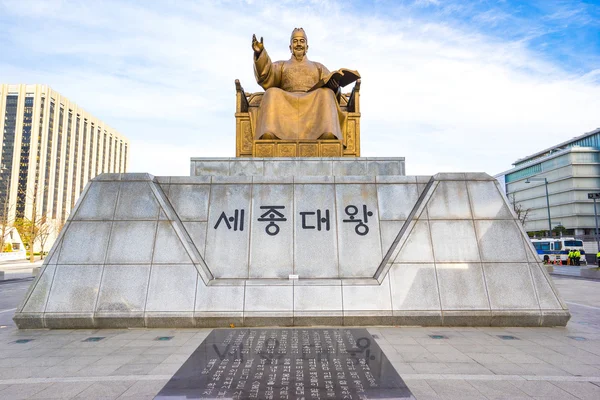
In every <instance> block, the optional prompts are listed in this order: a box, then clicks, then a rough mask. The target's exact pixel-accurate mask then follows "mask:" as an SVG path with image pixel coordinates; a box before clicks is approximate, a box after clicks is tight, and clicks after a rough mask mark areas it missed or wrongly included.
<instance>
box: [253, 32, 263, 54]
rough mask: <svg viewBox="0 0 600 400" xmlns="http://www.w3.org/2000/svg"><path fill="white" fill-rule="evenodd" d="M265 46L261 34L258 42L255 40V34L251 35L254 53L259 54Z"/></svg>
mask: <svg viewBox="0 0 600 400" xmlns="http://www.w3.org/2000/svg"><path fill="white" fill-rule="evenodd" d="M264 48H265V46H264V45H263V38H262V36H261V38H260V42H259V41H258V40H256V35H252V50H254V54H256V55H259V54H260V53H262V51H263V49H264Z"/></svg>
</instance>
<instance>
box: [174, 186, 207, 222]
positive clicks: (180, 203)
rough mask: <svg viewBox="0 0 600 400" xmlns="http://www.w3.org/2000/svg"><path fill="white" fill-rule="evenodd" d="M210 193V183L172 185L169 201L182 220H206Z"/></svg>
mask: <svg viewBox="0 0 600 400" xmlns="http://www.w3.org/2000/svg"><path fill="white" fill-rule="evenodd" d="M209 193H210V186H209V185H170V189H169V201H170V202H171V204H172V205H173V208H174V209H175V212H176V213H177V215H178V216H179V219H181V220H182V221H206V220H207V219H208V196H209Z"/></svg>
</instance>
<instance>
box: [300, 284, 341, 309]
mask: <svg viewBox="0 0 600 400" xmlns="http://www.w3.org/2000/svg"><path fill="white" fill-rule="evenodd" d="M341 310H342V286H341V285H337V286H295V287H294V312H296V311H340V312H341Z"/></svg>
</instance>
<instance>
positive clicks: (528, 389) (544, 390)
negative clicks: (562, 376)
mask: <svg viewBox="0 0 600 400" xmlns="http://www.w3.org/2000/svg"><path fill="white" fill-rule="evenodd" d="M511 383H512V384H513V385H514V386H516V387H517V388H519V389H520V390H521V391H523V392H525V393H526V394H527V395H529V396H532V397H534V396H537V397H540V398H551V397H554V398H565V399H573V396H572V395H570V394H569V393H567V392H565V391H564V390H561V389H560V388H559V387H557V386H555V385H554V384H553V383H554V382H547V381H526V380H514V381H511ZM561 396H563V397H561Z"/></svg>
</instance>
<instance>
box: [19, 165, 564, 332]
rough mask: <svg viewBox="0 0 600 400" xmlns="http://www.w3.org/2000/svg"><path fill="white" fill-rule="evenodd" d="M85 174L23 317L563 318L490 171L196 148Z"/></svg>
mask: <svg viewBox="0 0 600 400" xmlns="http://www.w3.org/2000/svg"><path fill="white" fill-rule="evenodd" d="M191 170H192V176H189V177H175V176H172V177H153V176H151V175H149V174H104V175H100V176H98V177H97V178H95V179H93V180H92V181H91V182H90V183H89V184H88V185H87V187H86V188H85V190H84V192H83V193H82V195H81V197H80V200H79V201H78V203H77V205H76V206H75V208H74V210H73V211H72V213H71V216H70V217H69V220H68V221H67V223H66V224H65V227H64V229H63V230H62V232H61V234H60V236H59V238H58V239H57V241H56V243H55V244H54V246H53V248H52V250H51V251H50V254H49V256H48V257H47V258H46V260H45V262H44V265H43V268H42V271H41V272H40V274H39V275H38V276H37V278H36V280H35V281H34V282H33V284H32V285H31V287H30V289H29V292H28V293H27V295H26V297H25V299H24V300H23V303H22V304H21V305H20V307H19V308H18V309H17V312H16V314H15V318H14V319H15V322H16V323H17V325H18V326H19V327H20V328H125V327H169V328H170V327H219V326H220V327H229V326H231V325H233V326H267V325H268V326H273V325H280V326H314V325H329V326H332V325H347V326H356V325H427V326H564V325H566V323H567V321H568V320H569V318H570V314H569V312H568V310H567V307H566V305H565V304H564V303H563V302H562V300H561V299H560V296H559V293H558V292H557V291H556V289H555V288H554V286H553V284H552V280H551V278H550V277H549V276H548V273H547V271H546V270H545V267H544V266H543V265H542V264H541V262H540V260H539V259H538V257H537V254H536V252H535V250H534V248H533V247H532V245H531V243H530V241H529V239H528V237H527V235H526V233H525V232H524V230H523V228H522V226H521V225H520V223H519V222H518V220H517V218H516V216H515V215H514V213H513V212H512V210H511V208H510V205H509V204H508V203H507V201H506V199H505V197H504V196H503V195H502V191H501V189H500V187H499V185H498V183H497V182H496V180H495V179H494V178H492V177H491V176H489V175H487V174H484V173H446V174H437V175H435V176H404V159H403V158H395V159H386V158H376V159H370V158H358V159H357V158H352V159H350V158H348V159H346V158H323V159H315V158H312V159H289V158H288V159H270V158H264V159H257V158H249V159H240V158H238V159H222V158H221V159H201V158H194V159H192V167H191Z"/></svg>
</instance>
